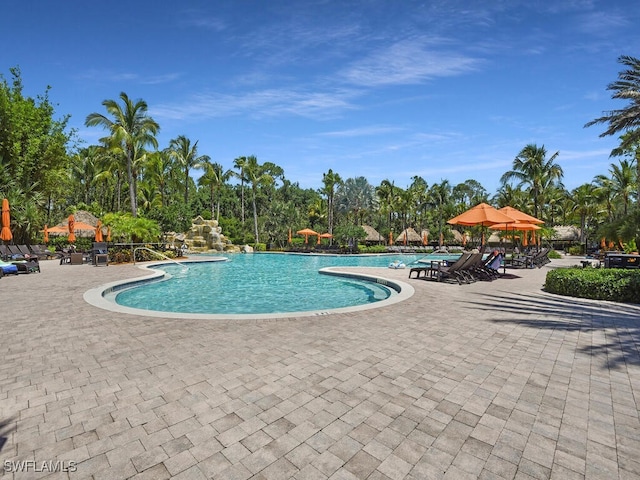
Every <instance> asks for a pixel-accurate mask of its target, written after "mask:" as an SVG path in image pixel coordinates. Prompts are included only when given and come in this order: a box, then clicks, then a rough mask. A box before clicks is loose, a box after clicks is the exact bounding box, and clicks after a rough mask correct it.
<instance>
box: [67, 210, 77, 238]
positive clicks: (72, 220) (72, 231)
mask: <svg viewBox="0 0 640 480" xmlns="http://www.w3.org/2000/svg"><path fill="white" fill-rule="evenodd" d="M68 226H69V243H73V242H75V241H76V234H75V228H76V220H75V218H74V217H73V215H69V220H68Z"/></svg>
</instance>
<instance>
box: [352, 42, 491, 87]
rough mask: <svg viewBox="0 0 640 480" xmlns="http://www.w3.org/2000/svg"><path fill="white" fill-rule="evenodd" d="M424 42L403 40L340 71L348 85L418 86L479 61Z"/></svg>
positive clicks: (466, 68) (473, 66) (476, 65)
mask: <svg viewBox="0 0 640 480" xmlns="http://www.w3.org/2000/svg"><path fill="white" fill-rule="evenodd" d="M438 43H440V41H433V40H427V39H410V40H403V41H400V42H397V43H394V44H393V45H391V46H389V47H386V48H383V49H382V50H380V51H377V52H374V53H372V54H370V55H369V56H368V57H366V58H364V59H362V60H359V61H356V62H355V63H354V64H352V65H351V66H350V67H348V68H346V69H345V70H343V71H342V72H341V76H342V77H343V78H344V79H345V80H346V81H347V82H349V83H352V84H355V85H359V86H367V87H377V86H384V85H407V84H418V83H422V82H424V81H426V80H429V79H432V78H436V77H447V76H453V75H460V74H463V73H466V72H469V71H472V70H475V69H477V68H478V67H479V65H480V63H481V61H480V60H479V59H477V58H472V57H469V56H466V55H464V54H462V53H459V52H455V51H449V50H446V49H444V48H442V46H440V45H437V44H438Z"/></svg>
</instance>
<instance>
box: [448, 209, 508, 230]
mask: <svg viewBox="0 0 640 480" xmlns="http://www.w3.org/2000/svg"><path fill="white" fill-rule="evenodd" d="M513 222H515V219H513V218H511V217H510V216H508V215H506V214H504V213H502V212H500V211H498V209H496V208H494V207H492V206H491V205H489V204H487V203H480V204H478V205H476V206H475V207H473V208H470V209H469V210H467V211H466V212H464V213H461V214H460V215H458V216H457V217H453V218H452V219H450V220H447V223H448V224H450V225H466V226H469V227H473V226H478V225H482V226H484V227H489V226H491V225H495V224H496V223H513Z"/></svg>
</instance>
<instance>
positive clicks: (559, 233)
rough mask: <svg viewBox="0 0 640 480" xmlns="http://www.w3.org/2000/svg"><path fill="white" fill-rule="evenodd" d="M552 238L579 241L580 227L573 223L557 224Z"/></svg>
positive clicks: (563, 240)
mask: <svg viewBox="0 0 640 480" xmlns="http://www.w3.org/2000/svg"><path fill="white" fill-rule="evenodd" d="M553 230H554V234H553V237H552V238H551V240H555V241H560V242H577V241H579V240H580V229H579V228H578V227H574V226H573V225H556V226H555V227H553Z"/></svg>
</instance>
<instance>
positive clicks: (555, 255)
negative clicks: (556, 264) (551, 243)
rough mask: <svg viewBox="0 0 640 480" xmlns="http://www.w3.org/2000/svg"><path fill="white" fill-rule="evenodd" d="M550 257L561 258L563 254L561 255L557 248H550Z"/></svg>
mask: <svg viewBox="0 0 640 480" xmlns="http://www.w3.org/2000/svg"><path fill="white" fill-rule="evenodd" d="M547 256H548V257H549V258H550V259H552V260H553V259H555V260H557V259H559V258H562V255H560V254H559V253H558V252H556V251H555V250H549V254H548V255H547Z"/></svg>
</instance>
